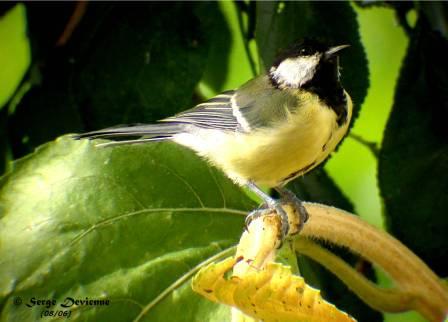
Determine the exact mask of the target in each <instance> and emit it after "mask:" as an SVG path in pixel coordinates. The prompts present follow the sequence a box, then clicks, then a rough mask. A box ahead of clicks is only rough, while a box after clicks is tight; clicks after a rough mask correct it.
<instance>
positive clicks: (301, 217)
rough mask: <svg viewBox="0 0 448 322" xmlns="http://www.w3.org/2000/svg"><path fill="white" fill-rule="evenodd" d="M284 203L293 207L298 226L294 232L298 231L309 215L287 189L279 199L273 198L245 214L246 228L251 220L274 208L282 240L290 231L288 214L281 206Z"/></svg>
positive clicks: (300, 202)
mask: <svg viewBox="0 0 448 322" xmlns="http://www.w3.org/2000/svg"><path fill="white" fill-rule="evenodd" d="M285 205H289V206H291V207H292V208H293V213H294V214H295V215H297V216H298V218H296V220H294V222H298V226H297V227H296V230H295V231H294V234H297V233H299V232H300V231H301V230H302V228H303V225H304V223H305V222H306V221H307V220H308V217H309V216H308V212H307V211H306V209H305V207H304V206H303V204H302V201H301V200H300V199H299V198H297V197H296V196H295V195H294V194H293V193H292V192H289V191H288V192H287V193H285V194H282V198H281V199H279V200H274V201H273V202H272V203H269V204H264V205H262V206H261V207H260V208H258V209H255V210H254V211H252V212H250V213H249V214H248V215H247V217H246V221H245V226H246V230H247V227H249V225H250V223H251V222H252V221H253V220H255V219H257V218H259V217H262V216H265V215H268V214H270V213H272V210H274V211H275V212H276V213H277V215H278V216H279V217H280V223H281V230H280V234H281V236H280V238H281V240H282V241H283V240H284V239H285V238H286V237H287V236H288V234H289V233H290V224H289V218H288V214H287V213H286V211H285V210H284V208H283V206H285Z"/></svg>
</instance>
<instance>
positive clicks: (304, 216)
mask: <svg viewBox="0 0 448 322" xmlns="http://www.w3.org/2000/svg"><path fill="white" fill-rule="evenodd" d="M275 190H276V191H277V192H278V193H279V195H280V200H281V203H282V204H289V205H291V206H292V207H293V208H294V214H297V215H298V217H299V218H298V223H299V225H298V227H297V233H299V232H300V231H301V230H302V228H303V225H304V224H305V223H306V222H307V221H308V218H309V215H308V212H307V211H306V209H305V207H304V206H303V203H302V200H300V199H299V198H297V196H296V195H295V194H294V193H293V192H292V191H290V190H288V189H286V188H284V187H275Z"/></svg>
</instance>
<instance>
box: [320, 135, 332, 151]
mask: <svg viewBox="0 0 448 322" xmlns="http://www.w3.org/2000/svg"><path fill="white" fill-rule="evenodd" d="M332 137H333V132H331V133H330V136H329V137H328V139H327V142H325V144H324V145H323V146H322V151H325V149H326V148H327V144H328V142H330V140H331V138H332Z"/></svg>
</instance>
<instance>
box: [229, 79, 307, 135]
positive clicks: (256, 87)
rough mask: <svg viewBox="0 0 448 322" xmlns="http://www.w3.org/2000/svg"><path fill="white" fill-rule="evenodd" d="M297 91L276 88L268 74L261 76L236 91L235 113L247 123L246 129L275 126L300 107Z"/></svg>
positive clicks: (241, 121) (241, 120)
mask: <svg viewBox="0 0 448 322" xmlns="http://www.w3.org/2000/svg"><path fill="white" fill-rule="evenodd" d="M296 92H297V90H289V89H283V90H281V89H278V88H275V87H273V86H272V84H271V82H270V81H269V78H268V77H267V76H266V75H264V76H259V77H257V78H255V79H253V80H252V81H249V82H247V83H246V84H244V85H243V86H241V87H240V88H239V89H238V91H237V92H236V93H235V95H234V98H233V99H234V104H233V108H234V114H235V115H237V116H239V119H240V123H245V125H246V127H245V130H246V131H250V130H251V129H258V128H265V127H270V126H273V125H275V124H276V123H279V122H281V121H284V120H285V119H287V117H288V115H289V114H290V113H292V112H294V111H295V110H297V109H298V108H300V105H301V102H300V101H299V98H298V97H299V96H298V95H296V94H297V93H296ZM235 110H236V111H235Z"/></svg>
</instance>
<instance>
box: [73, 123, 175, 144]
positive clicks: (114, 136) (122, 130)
mask: <svg viewBox="0 0 448 322" xmlns="http://www.w3.org/2000/svg"><path fill="white" fill-rule="evenodd" d="M183 129H184V125H183V124H181V123H174V122H173V123H168V122H167V123H157V124H135V125H124V126H115V127H111V128H106V129H103V130H98V131H93V132H87V133H82V134H77V135H74V136H73V138H74V139H77V140H79V139H84V138H88V139H111V140H117V141H114V142H107V143H101V144H98V146H113V145H122V144H137V143H145V142H151V141H163V140H169V139H171V138H172V137H173V135H175V134H177V133H179V132H182V130H183ZM129 137H135V139H127V140H121V141H119V140H120V139H121V138H129Z"/></svg>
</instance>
